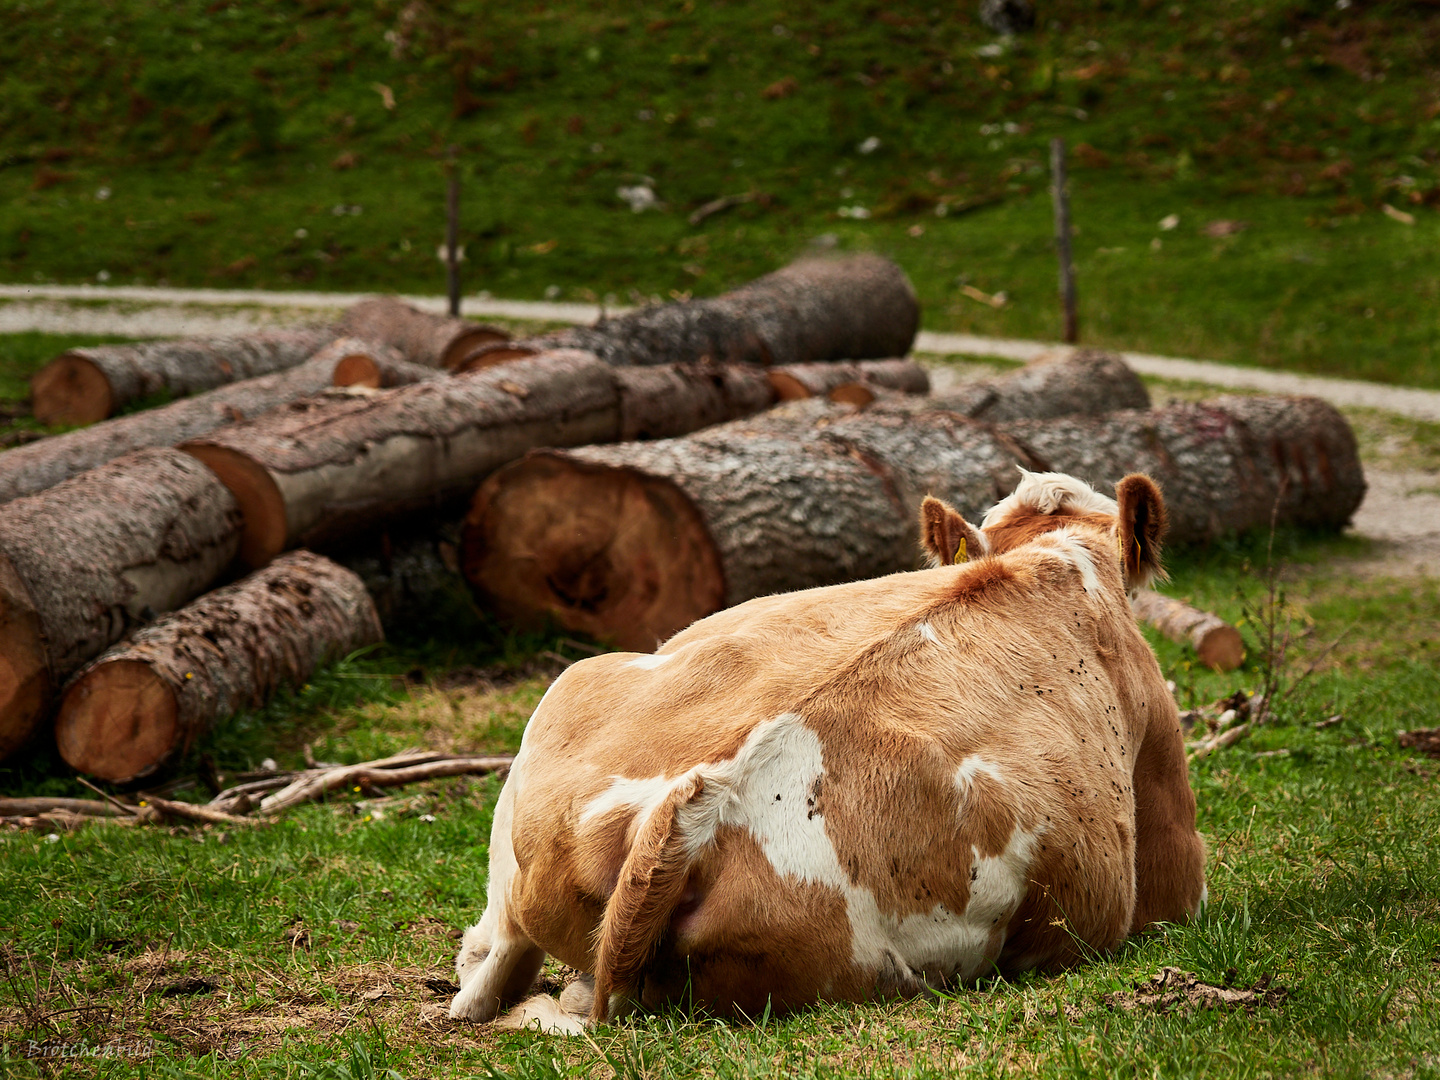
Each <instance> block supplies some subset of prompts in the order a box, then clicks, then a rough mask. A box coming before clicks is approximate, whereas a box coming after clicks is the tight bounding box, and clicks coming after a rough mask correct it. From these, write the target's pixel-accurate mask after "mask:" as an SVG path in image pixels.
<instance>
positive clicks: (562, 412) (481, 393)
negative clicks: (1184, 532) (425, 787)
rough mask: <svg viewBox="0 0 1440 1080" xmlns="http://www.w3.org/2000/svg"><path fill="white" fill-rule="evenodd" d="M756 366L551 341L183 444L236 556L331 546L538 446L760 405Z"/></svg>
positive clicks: (675, 430) (686, 423)
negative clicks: (664, 362) (231, 514)
mask: <svg viewBox="0 0 1440 1080" xmlns="http://www.w3.org/2000/svg"><path fill="white" fill-rule="evenodd" d="M771 401H773V392H772V391H771V390H770V387H769V383H768V382H767V381H766V379H765V373H764V372H763V371H760V370H758V369H749V370H747V369H743V368H735V367H731V368H717V367H715V366H712V365H688V366H674V367H661V368H656V369H653V370H650V369H647V370H632V369H616V368H613V367H611V366H610V365H608V364H605V363H602V362H601V361H599V360H597V359H596V358H595V357H594V356H591V355H590V354H588V353H582V352H576V351H574V350H568V351H557V352H553V353H548V354H545V355H543V356H538V357H533V358H531V359H529V360H526V361H523V362H517V363H515V364H511V365H508V366H507V367H505V368H504V369H503V370H501V369H496V370H491V371H484V372H477V373H475V374H471V375H465V376H463V377H456V378H452V379H444V380H437V381H433V382H423V383H416V384H415V385H413V386H402V387H399V388H397V389H394V390H383V391H380V392H378V393H374V394H369V395H366V396H364V397H356V398H351V399H339V400H337V399H330V398H314V399H310V400H308V401H303V402H296V403H294V404H293V405H291V406H289V407H288V408H286V409H284V410H280V411H277V412H274V413H271V414H269V415H268V416H264V417H261V418H260V419H258V420H255V421H252V422H249V423H245V424H236V425H234V426H232V427H230V428H226V429H222V430H220V431H217V432H214V433H213V434H211V435H209V436H206V437H205V438H202V439H196V440H192V441H190V442H187V443H185V444H184V446H183V449H184V450H186V451H187V452H188V453H191V454H193V455H195V456H196V457H198V458H199V459H200V460H201V461H203V462H205V464H207V465H209V466H210V467H211V468H212V469H214V470H215V472H216V473H217V474H218V475H219V476H220V477H221V479H222V480H224V481H225V483H226V484H228V485H229V486H230V488H231V490H232V491H234V492H235V495H236V498H237V499H238V500H239V502H240V505H241V507H242V508H243V510H244V513H245V537H244V540H243V541H242V543H241V547H240V552H241V558H242V559H243V560H244V561H245V563H246V564H247V565H250V566H263V565H264V564H265V563H267V562H269V561H270V560H271V559H273V558H274V557H275V556H276V555H278V554H279V553H280V552H281V551H283V550H284V549H285V548H287V547H291V546H295V545H305V546H317V545H321V544H333V543H335V542H337V541H339V540H341V539H343V538H345V537H347V536H351V535H354V534H355V533H356V532H358V531H361V530H364V529H369V528H376V527H379V526H381V525H384V524H387V523H389V522H393V521H396V520H398V519H401V518H403V517H404V516H405V515H407V514H411V513H414V512H416V511H420V510H424V509H427V508H429V509H435V508H438V507H441V506H443V505H445V504H446V503H447V502H448V501H449V500H452V499H463V498H466V497H468V496H469V495H470V494H472V493H473V492H474V490H475V485H476V484H477V483H479V482H480V480H482V479H483V478H484V477H485V476H487V475H488V474H489V473H490V472H491V471H492V470H493V469H495V468H497V467H499V466H500V465H503V464H505V463H506V462H508V461H513V460H514V459H515V458H518V457H520V456H521V455H522V454H524V453H525V452H526V451H527V450H530V449H533V448H534V447H537V446H575V445H581V444H585V443H593V442H614V441H616V440H617V439H621V438H640V437H663V436H670V435H676V434H680V433H682V432H685V431H690V430H693V429H694V428H696V427H700V426H704V425H707V424H713V423H718V422H720V421H723V420H729V419H733V418H734V417H736V416H743V415H746V414H747V413H751V412H755V411H757V410H759V409H762V408H764V407H765V406H767V405H768V404H770V402H771Z"/></svg>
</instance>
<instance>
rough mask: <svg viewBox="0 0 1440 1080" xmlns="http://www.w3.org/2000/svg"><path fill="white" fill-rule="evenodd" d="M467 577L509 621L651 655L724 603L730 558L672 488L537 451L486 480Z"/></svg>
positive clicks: (471, 535) (466, 547) (467, 554)
mask: <svg viewBox="0 0 1440 1080" xmlns="http://www.w3.org/2000/svg"><path fill="white" fill-rule="evenodd" d="M462 544H463V548H462V555H461V563H462V569H463V570H464V573H465V577H466V579H467V580H468V581H469V582H470V584H471V586H472V587H473V588H475V589H476V591H477V592H478V593H479V594H480V595H481V596H482V597H483V598H484V600H485V601H486V602H488V603H490V604H492V605H493V606H494V607H495V608H496V609H498V610H499V611H500V612H501V613H502V614H504V615H506V616H509V617H510V618H512V619H515V620H516V621H518V622H521V623H529V624H531V625H534V624H536V623H538V622H540V621H542V620H543V619H544V618H545V617H546V616H549V617H551V618H553V619H554V620H555V621H556V622H557V623H559V624H560V625H561V626H563V627H565V628H566V629H568V630H574V631H577V632H580V633H585V634H589V635H591V636H593V637H595V638H598V639H601V640H605V641H610V642H612V643H614V644H615V645H616V646H618V647H620V648H622V649H630V650H635V651H638V652H650V651H652V650H653V649H654V648H655V647H656V646H657V645H658V644H659V643H660V642H662V641H664V640H665V639H666V638H668V637H669V636H670V635H671V634H673V633H675V631H677V630H679V629H681V628H683V627H685V626H688V625H689V624H690V623H692V622H694V621H695V620H696V619H698V618H702V617H704V616H706V615H709V614H710V613H711V612H713V611H717V610H719V608H721V607H722V606H724V602H725V581H724V573H723V571H722V569H721V562H720V556H719V553H718V551H717V550H716V548H715V544H714V542H713V541H712V540H711V538H710V535H709V532H708V530H707V529H706V528H705V525H704V522H703V521H702V520H701V518H700V515H699V513H698V511H697V510H696V509H695V507H694V505H693V504H692V503H691V502H690V500H689V498H688V497H687V496H686V495H685V494H684V493H683V492H681V491H680V489H679V488H678V487H676V486H675V485H674V484H672V483H671V482H670V481H668V480H665V479H662V478H659V477H656V476H651V475H648V474H645V473H641V472H639V471H636V470H631V469H616V468H604V467H598V466H595V465H590V464H586V463H583V462H576V461H573V460H566V459H563V458H561V457H560V456H558V455H555V454H551V453H549V452H546V451H537V452H535V453H532V454H530V455H529V456H528V457H526V458H525V459H524V460H522V461H520V462H517V463H515V464H514V465H511V466H509V467H507V468H505V469H502V470H501V471H500V472H498V473H496V474H495V475H494V476H492V477H491V478H490V479H489V480H487V481H486V482H485V483H484V484H483V485H482V486H481V488H480V490H479V492H477V494H476V496H475V501H474V504H473V505H472V507H471V510H470V513H469V515H468V516H467V517H466V520H465V528H464V535H463V540H462Z"/></svg>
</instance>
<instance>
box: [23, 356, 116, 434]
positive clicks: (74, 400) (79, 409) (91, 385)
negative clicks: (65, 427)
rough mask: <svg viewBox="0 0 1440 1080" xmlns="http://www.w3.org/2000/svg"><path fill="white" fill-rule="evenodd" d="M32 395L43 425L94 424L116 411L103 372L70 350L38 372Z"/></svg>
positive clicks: (36, 413) (31, 384)
mask: <svg viewBox="0 0 1440 1080" xmlns="http://www.w3.org/2000/svg"><path fill="white" fill-rule="evenodd" d="M30 397H31V409H32V411H33V412H34V414H35V419H37V420H39V421H40V422H41V423H42V424H94V423H96V422H98V421H100V420H104V419H105V418H106V417H107V416H109V415H110V414H111V413H112V412H114V411H115V400H114V396H113V395H112V393H111V391H110V382H109V380H108V379H106V378H105V374H104V372H102V371H101V370H100V369H99V368H98V367H96V366H95V365H94V364H93V363H92V362H90V361H89V360H87V359H85V358H84V357H83V356H75V355H73V354H71V353H61V354H60V355H59V356H57V357H56V358H55V359H54V360H51V361H50V363H48V364H46V365H45V366H44V367H43V368H41V369H40V370H39V371H37V372H36V373H35V375H34V377H33V378H31V380H30Z"/></svg>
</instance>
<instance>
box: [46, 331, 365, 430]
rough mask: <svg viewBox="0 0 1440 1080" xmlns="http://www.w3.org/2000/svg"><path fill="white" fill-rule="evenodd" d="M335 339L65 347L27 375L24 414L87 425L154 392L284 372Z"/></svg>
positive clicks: (296, 334) (320, 334)
mask: <svg viewBox="0 0 1440 1080" xmlns="http://www.w3.org/2000/svg"><path fill="white" fill-rule="evenodd" d="M337 336H338V335H337V334H336V332H335V330H334V329H333V328H331V327H322V328H319V329H311V330H291V331H277V332H274V333H263V334H249V335H246V336H243V337H221V338H180V339H178V340H175V341H148V342H143V343H141V344H139V345H95V346H91V347H89V348H83V349H69V350H67V351H66V352H63V353H61V354H60V355H59V356H57V357H55V359H54V360H51V361H50V362H49V363H48V364H46V365H45V366H44V367H43V368H41V369H40V370H39V371H37V372H36V373H35V375H34V376H33V377H31V379H30V400H31V411H32V412H34V414H35V419H37V420H39V421H40V422H41V423H42V424H93V423H95V422H96V421H99V420H104V419H105V418H106V417H107V416H113V415H114V414H115V413H116V412H118V411H119V410H120V409H122V408H123V407H125V406H126V405H128V404H130V403H131V402H134V401H139V400H140V399H142V398H146V397H150V396H152V395H155V394H161V393H168V394H171V395H173V396H174V397H186V396H188V395H190V394H198V393H200V392H202V391H205V390H213V389H214V388H215V387H217V386H225V385H226V384H228V383H234V382H241V381H243V380H245V379H254V378H257V377H259V376H261V375H270V374H272V373H274V372H277V371H284V370H285V369H287V368H292V367H294V366H295V365H296V364H299V363H302V362H304V361H305V360H307V359H309V358H310V357H311V356H314V355H315V354H316V353H317V352H319V351H320V350H321V349H322V348H324V347H325V345H326V344H328V343H329V342H331V341H334V340H335V338H336V337H337Z"/></svg>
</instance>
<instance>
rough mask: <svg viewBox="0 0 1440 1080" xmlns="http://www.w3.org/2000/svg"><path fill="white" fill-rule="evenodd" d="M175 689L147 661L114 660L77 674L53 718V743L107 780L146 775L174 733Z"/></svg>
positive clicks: (81, 768)
mask: <svg viewBox="0 0 1440 1080" xmlns="http://www.w3.org/2000/svg"><path fill="white" fill-rule="evenodd" d="M177 715H178V709H177V705H176V701H175V693H174V691H173V690H171V689H170V687H169V685H168V684H167V683H166V682H165V680H164V679H163V678H161V677H160V676H159V675H158V674H156V673H155V672H154V671H152V670H151V668H150V666H149V665H147V664H143V663H140V662H138V661H134V660H117V661H116V662H114V663H110V664H101V665H100V666H99V667H96V668H93V669H92V670H91V671H89V672H88V673H86V674H85V675H83V676H81V678H80V680H79V681H78V682H76V684H75V685H74V686H73V687H72V688H71V689H70V691H69V692H68V693H67V694H66V695H65V699H64V702H63V703H62V705H61V707H60V714H59V716H58V717H57V718H56V720H55V742H56V745H57V746H58V748H59V750H60V756H61V757H63V758H64V759H65V760H66V761H67V762H68V763H69V764H70V765H71V766H73V767H74V768H75V769H77V770H79V771H80V772H83V773H87V774H89V775H90V776H98V777H100V778H101V779H102V780H108V781H110V782H111V783H117V784H119V783H125V782H127V781H130V780H135V779H138V778H139V777H142V776H145V775H147V774H148V773H150V772H151V771H153V770H154V769H155V767H156V766H157V765H158V764H159V763H160V762H161V761H163V760H165V758H166V756H167V755H168V754H169V753H170V751H171V749H172V748H173V746H174V744H175V742H176V739H177V737H178V726H177Z"/></svg>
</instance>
